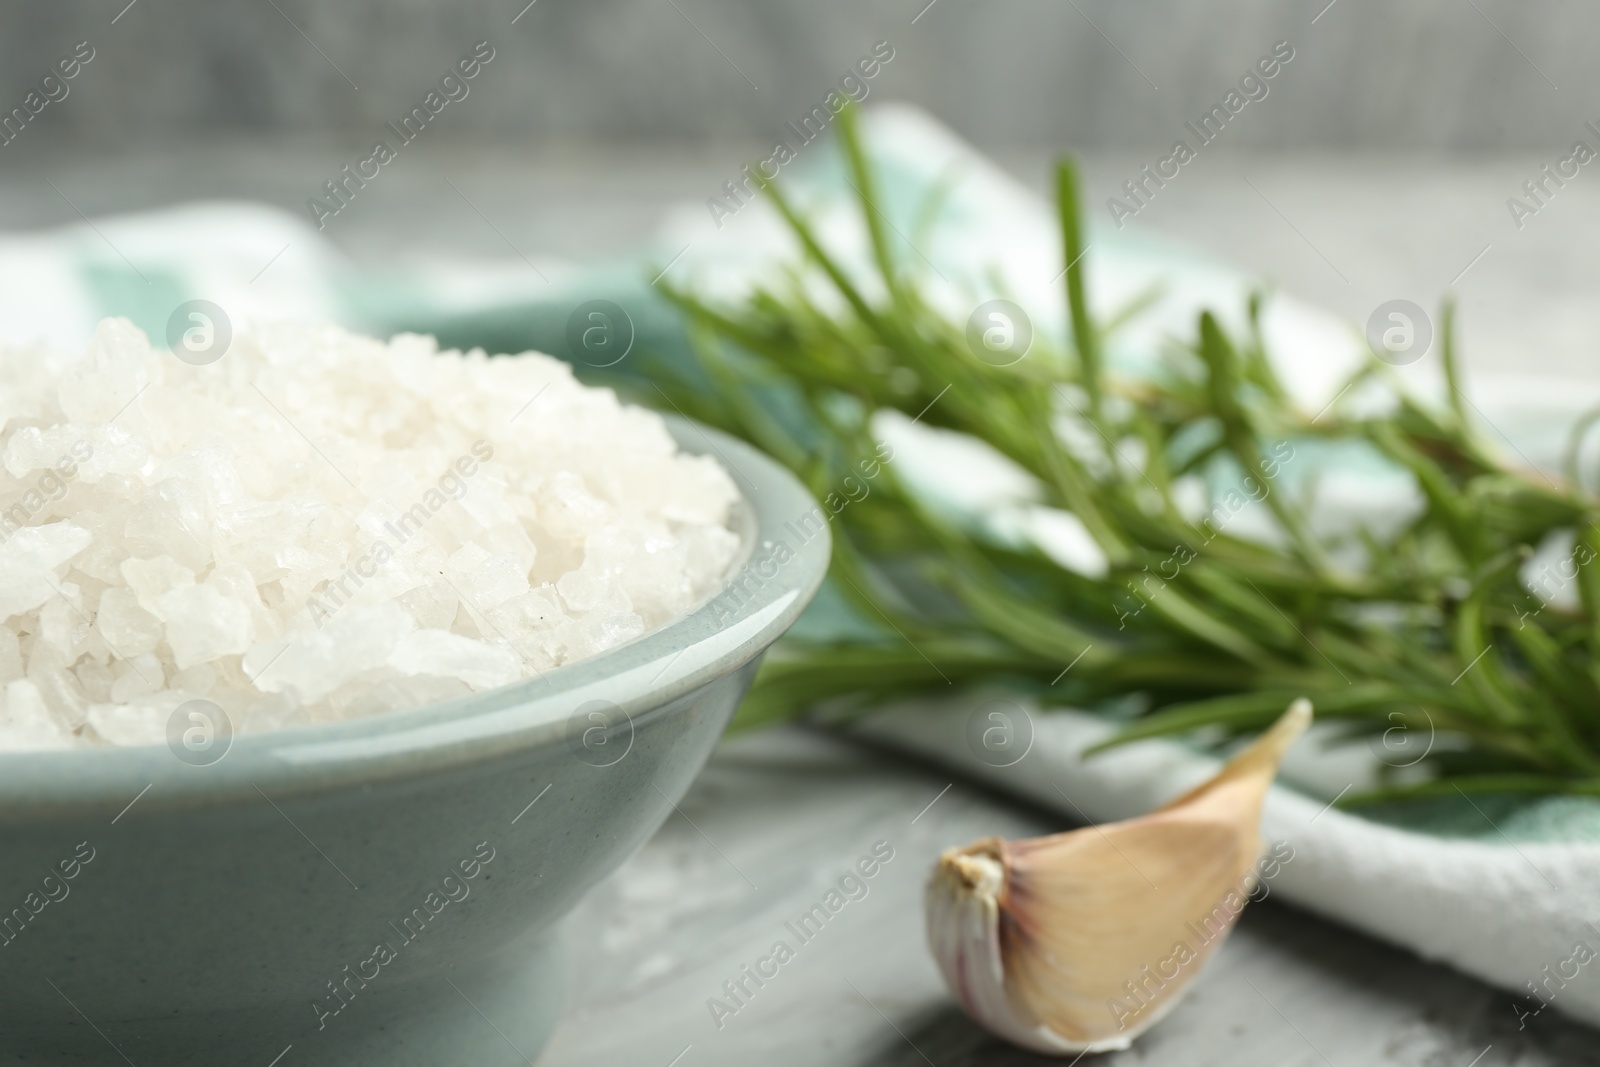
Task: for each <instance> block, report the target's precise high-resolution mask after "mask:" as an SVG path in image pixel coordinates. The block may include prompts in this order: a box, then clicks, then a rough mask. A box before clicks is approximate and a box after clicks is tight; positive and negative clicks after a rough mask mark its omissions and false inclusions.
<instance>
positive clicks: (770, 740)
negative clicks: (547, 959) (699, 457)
mask: <svg viewBox="0 0 1600 1067" xmlns="http://www.w3.org/2000/svg"><path fill="white" fill-rule="evenodd" d="M947 786H949V788H948V790H946V787H947ZM930 803H931V805H932V806H931V807H930V806H929V805H930ZM680 807H681V809H682V811H681V813H680V814H676V815H673V816H672V817H671V818H670V819H669V821H668V822H667V824H666V825H665V826H664V827H663V828H662V829H661V831H660V833H658V834H657V835H656V837H655V839H654V840H652V841H651V842H650V844H649V845H648V846H646V848H645V849H644V851H643V852H641V853H640V854H639V855H638V856H637V857H636V858H635V859H633V860H632V861H631V862H629V863H628V864H627V865H626V866H625V867H623V869H622V870H621V871H619V872H618V873H617V874H616V875H615V876H613V877H612V878H611V879H609V880H608V881H607V882H606V883H605V884H603V885H602V886H601V887H600V889H599V890H598V891H597V892H596V893H594V894H593V895H592V896H591V897H590V898H589V899H588V900H587V901H586V902H585V903H584V904H583V906H582V907H581V908H580V910H579V911H578V913H577V914H576V915H574V916H573V918H572V920H571V923H570V927H569V943H570V945H571V952H572V955H573V971H574V986H573V994H572V1001H571V1003H570V1004H569V1005H568V1009H567V1015H566V1019H565V1021H564V1022H563V1023H562V1025H561V1027H560V1029H558V1030H557V1032H556V1036H555V1038H554V1040H553V1041H552V1043H551V1044H550V1046H549V1047H548V1048H547V1049H546V1051H545V1053H544V1055H543V1056H542V1057H541V1059H540V1060H539V1061H538V1063H539V1067H579V1065H582V1067H609V1065H613V1064H614V1065H618V1067H620V1065H624V1064H627V1065H643V1067H668V1065H669V1064H674V1065H675V1067H711V1065H721V1064H726V1065H740V1067H746V1065H749V1064H755V1063H760V1064H783V1065H785V1067H789V1065H793V1067H800V1065H811V1064H816V1065H819V1067H820V1065H828V1067H848V1065H857V1064H860V1065H867V1064H874V1065H879V1064H881V1065H894V1067H926V1065H928V1064H932V1065H934V1067H978V1065H980V1064H981V1065H984V1067H1008V1065H1021V1064H1032V1063H1049V1062H1059V1063H1067V1062H1070V1057H1068V1058H1067V1059H1065V1060H1046V1059H1043V1058H1039V1057H1035V1056H1032V1055H1029V1054H1027V1053H1022V1052H1018V1051H1016V1050H1013V1049H1010V1048H1009V1047H1007V1046H1005V1045H1003V1044H1001V1043H999V1042H997V1041H994V1040H991V1039H990V1038H988V1037H987V1036H986V1035H985V1034H983V1033H982V1032H981V1031H980V1030H978V1029H977V1028H976V1027H975V1026H973V1025H972V1024H971V1023H969V1022H968V1021H967V1020H966V1018H965V1017H964V1016H963V1015H962V1014H961V1013H960V1011H959V1010H958V1009H957V1008H956V1007H955V1006H954V1004H953V1002H952V1001H951V999H950V997H949V996H948V995H947V993H946V992H945V989H944V987H943V984H942V982H941V980H940V978H939V975H938V972H937V970H936V969H935V967H934V964H933V961H932V959H931V958H930V957H929V956H928V953H927V950H926V948H925V945H924V938H923V932H922V907H921V902H922V885H923V880H924V878H925V877H926V875H927V872H928V870H929V867H930V865H931V863H932V862H933V860H934V858H935V857H936V856H937V855H938V853H939V851H940V850H941V849H943V848H945V847H947V846H950V845H956V844H965V843H966V842H968V841H970V840H972V839H974V838H977V837H982V836H985V835H988V834H1001V835H1005V836H1018V835H1030V834H1038V833H1045V832H1050V831H1053V830H1057V829H1062V828H1064V824H1063V823H1062V822H1061V821H1060V820H1059V819H1058V818H1056V817H1055V816H1053V815H1051V814H1049V813H1045V812H1041V811H1038V810H1031V809H1028V808H1026V807H1024V806H1021V805H1019V804H1017V803H1015V802H1013V801H1010V800H1008V799H1006V798H1004V797H1000V796H997V795H994V794H989V793H985V792H982V791H979V790H977V789H974V788H971V787H968V786H966V785H964V784H961V783H955V784H951V782H950V780H949V778H948V777H946V776H943V775H942V774H941V773H940V772H938V771H936V770H933V769H931V768H925V767H921V766H918V765H915V764H911V763H907V762H905V761H902V760H899V759H898V758H896V757H893V756H890V755H888V754H884V753H878V752H873V751H869V750H866V749H863V748H859V747H857V746H855V745H853V744H851V743H847V742H844V741H840V740H836V739H834V738H832V737H827V736H823V735H819V734H814V733H808V732H802V731H800V730H797V729H784V730H781V731H774V732H771V733H768V734H763V735H755V736H750V737H746V738H741V739H739V740H737V741H735V742H731V743H728V744H726V745H725V746H724V747H723V749H722V750H721V751H720V752H719V753H718V754H717V755H716V756H715V757H714V758H713V759H712V762H711V765H710V766H709V767H708V768H707V769H706V771H705V773H704V774H703V775H701V777H700V779H699V780H698V781H697V782H696V784H695V786H694V788H693V789H692V790H691V791H690V793H689V795H688V797H687V798H686V799H685V800H684V801H683V803H682V804H681V805H680ZM876 841H887V842H889V843H890V844H891V846H892V847H893V848H894V859H893V860H892V861H890V862H889V863H888V864H887V865H885V867H884V868H883V870H882V871H881V872H880V874H879V875H878V876H877V877H876V878H874V879H873V880H872V881H871V882H870V883H869V885H870V890H869V892H868V894H867V896H866V897H864V898H863V899H861V900H859V901H853V902H851V903H849V904H847V905H846V906H845V907H844V908H843V909H842V910H841V911H840V913H839V914H838V916H837V917H836V918H835V919H833V920H831V921H830V922H829V923H828V925H827V926H825V927H824V928H823V929H822V930H821V931H820V932H819V933H818V934H817V935H816V936H815V937H814V938H813V939H812V940H811V941H810V942H809V943H807V944H805V945H803V946H801V947H799V949H798V951H797V952H796V955H795V958H794V959H793V960H791V961H789V962H788V963H786V964H784V965H783V966H782V967H781V968H780V969H779V971H778V974H777V976H776V977H775V978H773V979H771V980H769V981H768V982H767V984H766V986H765V987H764V988H761V989H759V990H757V991H756V993H755V994H754V996H752V997H751V998H750V999H749V1002H748V1004H747V1006H745V1007H744V1008H742V1009H741V1010H740V1011H738V1013H737V1014H736V1015H734V1016H732V1017H725V1018H724V1019H723V1020H722V1022H723V1025H722V1027H721V1028H720V1029H719V1028H718V1026H717V1025H716V1024H715V1023H714V1022H713V1015H712V1012H711V1011H710V1009H709V1008H708V1006H707V1001H708V1000H710V999H711V998H714V997H718V998H722V997H723V993H722V990H721V986H722V983H723V982H724V981H727V980H730V979H734V978H737V977H738V976H739V971H740V968H741V966H743V965H745V964H753V963H754V962H755V961H756V960H757V959H758V958H759V957H762V956H764V955H765V954H766V953H767V952H768V951H769V950H770V948H771V946H772V943H773V942H774V941H775V940H777V939H780V938H781V939H785V940H788V941H789V942H790V943H791V944H793V943H794V942H795V939H794V937H793V936H792V934H791V933H790V931H789V930H788V928H786V926H785V923H786V922H789V921H791V920H793V919H794V918H795V917H796V916H798V915H799V914H801V913H802V912H804V911H806V910H807V909H808V908H809V907H810V906H811V905H812V904H813V903H816V902H817V901H818V900H820V899H821V896H822V894H823V893H824V892H825V891H826V890H827V888H828V886H829V884H830V883H831V882H832V881H833V880H835V879H837V877H838V876H839V874H841V873H842V872H843V871H844V870H845V869H846V868H847V867H849V866H850V865H851V864H853V863H854V862H855V860H856V859H857V858H858V857H860V856H861V855H862V854H864V853H865V852H866V851H867V850H868V849H869V848H870V846H871V845H872V844H873V843H874V842H876ZM680 1055H681V1057H682V1058H681V1059H677V1060H676V1061H675V1060H674V1057H678V1056H680ZM506 1062H507V1064H510V1063H511V1061H510V1060H507V1061H506ZM1091 1062H1093V1063H1096V1064H1102V1065H1106V1067H1130V1065H1133V1064H1140V1065H1150V1067H1169V1065H1170V1067H1202V1065H1210V1064H1216V1065H1218V1067H1253V1065H1262V1067H1265V1065H1269V1064H1270V1065H1273V1067H1296V1065H1306V1067H1312V1065H1321V1067H1329V1065H1332V1067H1371V1065H1375V1064H1394V1065H1402V1067H1513V1065H1514V1067H1545V1065H1550V1067H1555V1065H1558V1064H1559V1065H1563V1067H1575V1065H1585V1064H1600V1041H1597V1040H1596V1034H1595V1032H1594V1031H1593V1030H1590V1029H1588V1028H1586V1027H1583V1026H1580V1025H1578V1024H1575V1023H1570V1022H1567V1021H1565V1020H1562V1019H1559V1018H1557V1017H1555V1016H1554V1015H1553V1013H1551V1012H1546V1013H1544V1014H1543V1015H1541V1016H1540V1017H1539V1018H1537V1019H1530V1020H1529V1021H1528V1025H1527V1027H1526V1028H1525V1029H1522V1030H1520V1031H1519V1029H1518V1021H1517V1016H1516V1013H1515V1012H1514V1010H1513V1000H1512V998H1511V997H1509V996H1507V995H1505V994H1503V993H1500V992H1497V991H1495V990H1492V989H1489V988H1487V987H1485V986H1483V985H1482V984H1480V983H1478V982H1476V981H1474V980H1472V979H1470V978H1467V977H1464V976H1462V975H1460V974H1458V973H1456V972H1454V971H1451V970H1448V969H1446V968H1443V967H1438V966H1433V965H1430V964H1427V963H1424V962H1422V961H1421V960H1418V959H1417V958H1416V957H1414V956H1411V955H1409V954H1407V953H1404V952H1401V951H1398V950H1395V949H1391V948H1389V947H1387V946H1384V945H1381V944H1379V943H1377V942H1374V941H1371V940H1369V939H1367V938H1365V937H1362V936H1360V935H1358V934H1354V933H1351V932H1350V931H1348V930H1345V929H1342V928H1340V927H1337V926H1333V925H1331V924H1328V923H1324V922H1321V921H1319V920H1317V919H1315V918H1313V917H1311V916H1309V915H1306V914H1304V913H1302V912H1298V911H1295V910H1293V909H1290V908H1286V907H1281V906H1279V905H1278V904H1277V903H1276V901H1274V900H1271V899H1268V900H1267V901H1265V902H1263V903H1261V904H1252V905H1250V906H1249V907H1248V908H1247V909H1246V911H1245V914H1244V916H1243V918H1242V919H1241V921H1240V924H1239V927H1238V929H1237V931H1236V932H1235V933H1234V934H1233V936H1232V937H1231V938H1230V939H1229V940H1228V941H1227V942H1226V943H1224V944H1223V946H1222V948H1221V949H1220V950H1219V951H1218V953H1217V955H1216V956H1215V958H1214V959H1213V960H1212V961H1211V962H1210V963H1209V964H1208V966H1207V968H1206V970H1205V972H1204V973H1203V974H1202V976H1201V979H1200V981H1199V983H1198V984H1197V986H1196V987H1195V989H1194V990H1193V992H1192V993H1191V994H1190V996H1189V997H1188V999H1186V1000H1185V1001H1184V1002H1183V1003H1182V1004H1180V1005H1179V1006H1178V1008H1177V1009H1176V1010H1175V1011H1174V1012H1173V1013H1172V1014H1171V1015H1170V1016H1168V1017H1167V1018H1166V1019H1165V1020H1163V1021H1162V1022H1161V1023H1159V1024H1158V1025H1157V1026H1156V1027H1155V1028H1154V1029H1152V1030H1151V1031H1150V1032H1149V1033H1147V1034H1146V1035H1145V1036H1144V1037H1143V1038H1141V1039H1140V1040H1139V1041H1138V1042H1137V1043H1136V1044H1135V1045H1134V1047H1133V1048H1132V1049H1130V1050H1129V1051H1127V1052H1125V1053H1120V1054H1114V1055H1107V1056H1101V1057H1086V1058H1085V1060H1084V1063H1085V1064H1088V1063H1091ZM482 1067H490V1065H482Z"/></svg>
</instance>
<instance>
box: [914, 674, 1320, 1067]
mask: <svg viewBox="0 0 1600 1067" xmlns="http://www.w3.org/2000/svg"><path fill="white" fill-rule="evenodd" d="M1310 722H1311V705H1310V703H1309V702H1308V701H1305V700H1297V701H1295V702H1294V704H1292V705H1291V706H1290V707H1289V709H1288V711H1286V712H1285V713H1284V714H1283V716H1282V717H1281V718H1280V719H1279V720H1278V721H1277V723H1276V724H1274V725H1273V727H1272V728H1271V729H1269V730H1268V731H1267V732H1266V733H1264V734H1262V736H1261V737H1260V738H1258V739H1257V740H1256V741H1255V742H1254V743H1253V744H1251V745H1250V746H1249V747H1247V748H1246V749H1244V750H1243V751H1241V752H1240V753H1239V754H1238V755H1236V756H1234V757H1233V758H1232V759H1231V760H1229V761H1228V762H1227V764H1226V765H1224V766H1223V768H1222V769H1221V770H1220V771H1218V772H1217V774H1216V775H1214V776H1213V777H1212V778H1210V779H1209V780H1207V781H1206V782H1204V783H1202V784H1201V785H1200V786H1198V787H1196V788H1195V789H1192V790H1190V791H1189V792H1187V793H1185V794H1184V795H1182V796H1180V797H1178V798H1177V799H1176V800H1173V801H1171V802H1170V803H1168V804H1166V805H1165V806H1163V807H1161V808H1159V809H1157V810H1156V811H1153V812H1151V813H1150V814H1148V815H1143V816H1140V817H1138V818H1135V819H1129V820H1126V821H1124V822H1118V823H1108V824H1106V825H1103V826H1090V827H1084V828H1082V829H1078V830H1072V831H1069V832H1067V833H1061V834H1052V835H1050V836H1047V837H1038V838H1031V839H1028V840H1023V841H1003V840H1001V839H1000V838H997V837H988V838H984V839H982V840H980V841H976V842H973V843H972V844H970V845H968V846H966V847H965V848H954V849H947V850H946V851H945V852H944V853H943V854H942V855H941V856H940V857H939V862H938V864H937V865H936V867H935V869H934V872H933V876H932V878H931V879H930V880H929V883H928V889H927V896H926V912H927V924H928V943H929V947H930V948H931V949H932V952H933V956H934V958H935V959H936V960H937V961H938V963H939V967H940V970H941V971H942V972H943V973H944V977H945V981H946V983H947V984H948V985H949V987H950V989H951V991H952V992H953V993H954V994H955V996H956V997H957V999H959V1000H960V1002H961V1005H962V1007H963V1008H965V1009H966V1011H967V1013H968V1014H969V1015H970V1016H971V1017H972V1018H973V1019H974V1020H976V1021H977V1022H978V1023H980V1024H981V1025H983V1026H984V1027H985V1028H987V1029H988V1030H990V1031H991V1032H992V1033H994V1034H996V1035H997V1036H999V1037H1002V1038H1004V1039H1005V1040H1007V1041H1010V1042H1012V1043H1013V1044H1016V1045H1020V1046H1022V1047H1023V1048H1027V1049H1031V1050H1033V1051H1035V1052H1042V1053H1047V1054H1055V1055H1065V1054H1073V1053H1082V1052H1109V1051H1114V1050H1120V1049H1125V1048H1127V1047H1128V1046H1129V1045H1130V1044H1131V1043H1132V1042H1133V1040H1134V1039H1135V1038H1136V1037H1138V1036H1139V1035H1140V1034H1142V1033H1143V1032H1144V1031H1145V1030H1147V1029H1149V1028H1150V1027H1151V1026H1153V1025H1154V1024H1155V1023H1156V1022H1157V1021H1158V1020H1159V1019H1160V1018H1161V1017H1162V1016H1163V1015H1165V1014H1166V1013H1167V1012H1168V1011H1170V1010H1172V1008H1173V1007H1174V1006H1176V1005H1177V1003H1178V1001H1179V1000H1181V999H1182V996H1183V994H1184V993H1185V992H1186V991H1187V990H1188V988H1189V985H1190V983H1191V982H1192V981H1193V979H1194V977H1195V975H1196V974H1198V973H1199V971H1200V968H1201V966H1202V965H1203V964H1204V962H1205V960H1206V959H1207V958H1208V957H1209V956H1210V954H1211V953H1212V952H1213V951H1214V950H1215V949H1216V947H1217V946H1218V945H1220V944H1221V943H1222V941H1223V940H1224V939H1225V938H1226V936H1227V934H1228V933H1229V932H1230V931H1231V930H1232V928H1233V924H1234V921H1235V920H1236V919H1237V918H1238V915H1239V912H1240V911H1241V910H1242V909H1243V906H1244V902H1245V899H1246V897H1247V896H1248V894H1249V893H1250V892H1251V890H1252V889H1253V888H1254V881H1255V874H1256V871H1255V865H1256V862H1257V860H1258V859H1259V858H1260V855H1261V851H1262V846H1261V837H1260V823H1261V804H1262V800H1263V799H1264V798H1265V796H1266V792H1267V788H1268V787H1269V786H1270V785H1271V784H1272V779H1273V777H1274V776H1275V775H1276V773H1277V769H1278V763H1279V761H1280V760H1281V759H1282V757H1283V754H1284V752H1285V751H1286V750H1287V749H1288V747H1289V745H1290V744H1291V743H1293V741H1294V740H1295V739H1296V738H1297V737H1299V735H1300V734H1301V733H1303V732H1304V731H1305V729H1306V727H1307V726H1308V725H1310Z"/></svg>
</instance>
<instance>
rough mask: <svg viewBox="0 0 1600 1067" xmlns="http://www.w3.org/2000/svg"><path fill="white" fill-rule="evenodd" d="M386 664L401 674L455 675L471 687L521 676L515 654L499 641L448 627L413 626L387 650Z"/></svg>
mask: <svg viewBox="0 0 1600 1067" xmlns="http://www.w3.org/2000/svg"><path fill="white" fill-rule="evenodd" d="M389 666H391V667H393V668H394V669H395V670H397V671H400V672H402V673H404V674H431V675H435V676H437V677H440V678H457V679H460V680H461V681H463V682H465V683H466V684H467V685H469V686H471V687H472V688H473V689H494V688H496V687H497V686H502V685H509V684H510V683H512V682H514V681H516V680H517V679H518V678H520V677H522V673H523V672H522V664H521V663H520V662H519V660H518V657H517V654H516V653H515V652H513V651H511V650H510V649H509V648H505V647H504V646H501V645H491V644H487V643H485V642H483V641H474V640H472V639H471V638H468V637H462V636H460V635H459V634H453V633H451V632H450V631H448V630H415V631H413V632H411V633H408V634H406V635H405V636H404V637H402V638H401V639H400V641H399V643H398V644H396V645H395V647H394V651H393V652H391V653H390V654H389Z"/></svg>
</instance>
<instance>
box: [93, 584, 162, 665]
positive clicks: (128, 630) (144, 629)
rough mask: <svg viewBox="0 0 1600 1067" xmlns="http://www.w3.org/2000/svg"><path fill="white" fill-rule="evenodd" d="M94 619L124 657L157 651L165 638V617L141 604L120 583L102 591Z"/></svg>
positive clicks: (116, 651)
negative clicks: (155, 614)
mask: <svg viewBox="0 0 1600 1067" xmlns="http://www.w3.org/2000/svg"><path fill="white" fill-rule="evenodd" d="M94 623H95V629H96V630H98V631H99V632H100V636H101V637H102V638H104V639H105V642H106V644H108V645H110V646H111V651H112V652H114V653H115V654H116V655H117V656H118V657H120V658H123V659H126V658H128V657H131V656H137V655H139V654H140V653H143V652H153V651H155V647H156V645H157V644H158V643H159V642H160V641H161V620H160V619H158V618H156V617H155V616H154V615H152V614H150V612H148V611H146V610H145V609H144V608H142V607H140V606H139V598H138V597H137V596H136V595H135V594H134V593H132V592H130V591H129V590H127V589H123V588H120V587H113V588H111V589H107V590H106V591H105V592H103V593H101V594H100V608H99V610H98V611H96V612H95V617H94Z"/></svg>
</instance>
